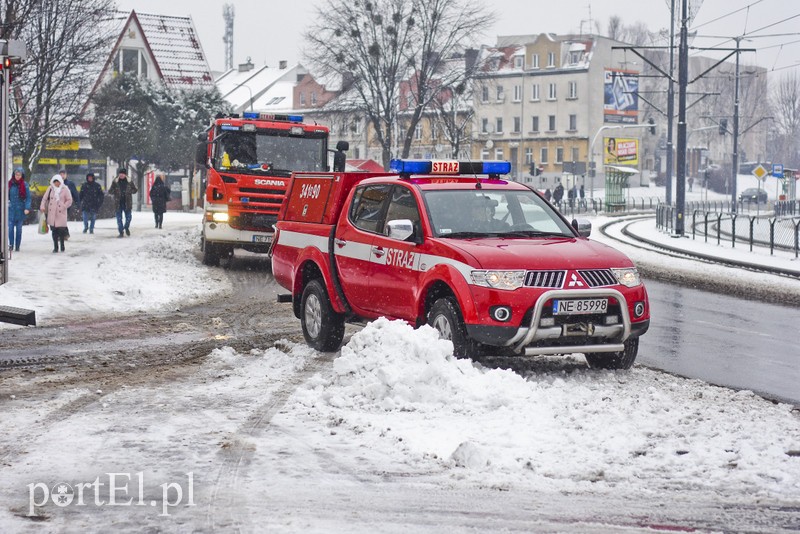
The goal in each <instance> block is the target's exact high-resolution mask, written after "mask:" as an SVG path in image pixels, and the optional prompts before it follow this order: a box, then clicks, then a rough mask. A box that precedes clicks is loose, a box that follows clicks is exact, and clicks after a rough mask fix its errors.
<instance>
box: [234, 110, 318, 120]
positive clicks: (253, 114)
mask: <svg viewBox="0 0 800 534" xmlns="http://www.w3.org/2000/svg"><path fill="white" fill-rule="evenodd" d="M242 117H243V118H245V119H258V120H262V121H284V122H303V116H302V115H276V114H275V113H262V112H260V111H245V112H244V113H243V114H242Z"/></svg>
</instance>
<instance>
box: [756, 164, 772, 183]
mask: <svg viewBox="0 0 800 534" xmlns="http://www.w3.org/2000/svg"><path fill="white" fill-rule="evenodd" d="M767 174H769V171H768V170H767V169H765V168H764V166H763V165H757V166H756V168H755V169H753V176H755V177H756V178H758V179H759V180H763V179H764V178H765V177H766V176H767Z"/></svg>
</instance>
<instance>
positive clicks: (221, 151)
mask: <svg viewBox="0 0 800 534" xmlns="http://www.w3.org/2000/svg"><path fill="white" fill-rule="evenodd" d="M325 142H326V137H325V136H319V135H317V136H315V135H313V134H312V135H307V136H305V137H299V136H290V135H289V133H288V131H285V130H259V131H256V132H243V131H226V132H223V133H222V134H221V135H220V136H219V137H218V138H217V144H216V149H215V153H216V154H217V157H216V159H215V168H216V169H217V170H227V171H236V172H253V173H256V174H260V173H264V172H270V173H273V174H274V173H284V172H285V173H290V172H292V171H325V170H327V169H326V166H327V153H326V148H327V147H326V144H325Z"/></svg>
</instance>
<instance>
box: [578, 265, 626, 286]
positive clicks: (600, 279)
mask: <svg viewBox="0 0 800 534" xmlns="http://www.w3.org/2000/svg"><path fill="white" fill-rule="evenodd" d="M578 274H580V275H581V278H583V279H584V280H585V281H586V284H587V285H588V286H589V287H602V286H614V285H617V284H618V283H619V282H618V281H617V277H616V276H614V274H613V273H612V272H611V271H609V270H608V269H593V270H587V271H578Z"/></svg>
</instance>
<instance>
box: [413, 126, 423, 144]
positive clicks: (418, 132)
mask: <svg viewBox="0 0 800 534" xmlns="http://www.w3.org/2000/svg"><path fill="white" fill-rule="evenodd" d="M414 139H416V140H417V141H419V140H420V139H422V125H421V124H420V123H417V125H416V126H415V127H414Z"/></svg>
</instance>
